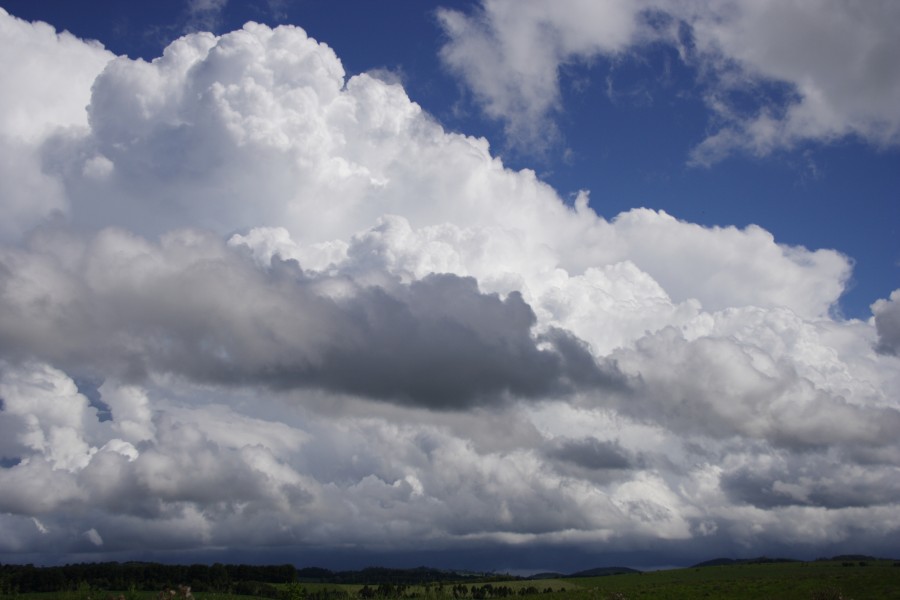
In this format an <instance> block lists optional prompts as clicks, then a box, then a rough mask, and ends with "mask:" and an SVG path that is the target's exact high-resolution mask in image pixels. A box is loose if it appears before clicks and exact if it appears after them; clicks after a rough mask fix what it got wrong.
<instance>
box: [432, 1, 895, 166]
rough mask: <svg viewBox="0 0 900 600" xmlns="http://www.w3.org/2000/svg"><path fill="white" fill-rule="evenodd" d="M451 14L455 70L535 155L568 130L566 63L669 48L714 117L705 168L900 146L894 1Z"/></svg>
mask: <svg viewBox="0 0 900 600" xmlns="http://www.w3.org/2000/svg"><path fill="white" fill-rule="evenodd" d="M438 14H439V18H440V22H441V23H442V25H443V28H444V31H445V33H446V34H447V36H448V37H449V40H448V42H447V43H446V45H445V46H444V48H443V50H442V54H441V56H442V58H443V60H444V62H445V64H446V65H447V67H448V68H449V69H450V70H451V71H452V72H454V73H455V74H456V75H457V76H459V77H460V78H461V79H462V80H463V82H464V83H465V84H466V86H467V87H468V88H469V89H471V90H472V92H473V95H474V97H475V99H476V101H477V102H478V103H479V105H480V106H481V107H482V109H483V110H484V112H485V114H486V115H488V116H489V117H491V118H493V119H497V120H500V121H503V122H504V124H505V125H506V129H507V134H508V136H509V137H510V138H511V140H512V141H513V142H515V143H518V144H519V145H521V146H523V147H529V146H532V145H534V144H536V143H538V141H539V140H540V138H541V136H542V135H545V134H546V132H547V131H548V130H549V131H550V132H553V131H555V129H554V127H553V118H554V116H555V115H556V114H558V113H560V112H562V111H563V109H564V107H562V106H561V105H560V85H561V84H560V72H561V70H562V69H563V68H564V67H565V66H566V65H571V64H590V63H591V62H592V61H593V60H595V59H596V58H598V57H600V58H606V59H611V58H613V57H616V56H621V55H623V54H631V53H640V52H642V51H643V50H644V49H645V47H647V46H648V45H649V44H659V43H662V44H666V45H668V46H671V47H674V48H675V49H677V50H678V52H679V54H680V56H681V58H682V60H683V61H684V62H685V63H686V64H688V65H690V66H691V67H693V68H694V69H696V72H697V73H698V83H699V84H700V85H701V87H702V89H703V90H704V92H703V95H704V98H705V103H706V104H707V106H708V108H709V109H710V110H711V111H712V118H711V121H710V127H711V129H712V133H711V134H710V135H709V137H707V138H706V139H705V140H704V141H703V142H701V143H700V144H699V145H698V146H697V147H696V148H694V149H693V150H692V152H691V154H690V157H689V160H690V162H691V163H693V164H697V165H705V166H708V165H710V164H712V163H714V162H716V161H719V160H722V159H723V158H725V157H727V156H728V155H729V154H731V153H733V152H736V151H741V152H748V153H751V154H754V155H758V156H764V155H768V154H770V153H772V152H774V151H776V150H780V149H790V148H792V147H795V146H796V145H798V144H800V143H803V142H806V141H813V142H824V143H829V142H832V141H834V140H837V139H841V138H846V137H856V138H859V139H862V140H864V141H866V142H868V143H870V144H873V145H876V146H878V147H885V146H893V145H896V144H897V143H898V141H900V114H898V112H897V110H896V106H897V105H898V102H900V70H898V68H897V66H896V62H895V61H892V60H891V58H890V57H892V56H894V55H896V54H897V51H898V45H897V40H896V36H894V35H893V32H894V31H895V30H896V28H897V25H898V23H900V11H898V10H897V7H896V5H894V4H893V3H890V2H873V3H869V4H867V5H866V6H864V7H857V6H850V5H847V4H846V3H843V2H834V1H830V0H821V1H819V2H813V3H809V2H806V3H801V2H787V3H785V2H768V1H766V2H754V1H744V0H732V1H729V2H725V3H722V2H712V3H710V2H699V3H697V2H694V3H683V2H667V1H648V2H631V3H620V2H613V3H603V4H600V5H598V4H596V3H589V2H580V1H578V0H572V1H570V2H566V3H564V4H563V5H562V7H561V6H560V5H554V6H553V7H552V8H550V7H549V6H547V5H544V4H541V3H537V2H527V3H519V2H512V1H509V0H486V1H485V2H483V3H482V4H481V5H480V6H479V7H477V8H476V9H474V10H473V11H472V12H471V13H469V14H466V13H463V12H461V11H456V10H447V9H444V10H441V11H439V13H438ZM811 48H816V51H811V50H810V49H811ZM748 106H749V108H747V107H748Z"/></svg>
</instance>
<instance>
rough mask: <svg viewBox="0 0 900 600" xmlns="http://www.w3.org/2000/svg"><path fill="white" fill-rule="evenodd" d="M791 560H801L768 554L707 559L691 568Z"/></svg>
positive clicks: (763, 563)
mask: <svg viewBox="0 0 900 600" xmlns="http://www.w3.org/2000/svg"><path fill="white" fill-rule="evenodd" d="M790 562H801V561H799V560H797V559H794V558H769V557H768V556H759V557H757V558H738V559H735V558H714V559H712V560H705V561H703V562H701V563H697V564H696V565H692V566H691V567H689V568H691V569H694V568H697V567H722V566H728V565H766V564H771V563H790Z"/></svg>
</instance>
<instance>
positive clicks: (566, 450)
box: [547, 437, 635, 471]
mask: <svg viewBox="0 0 900 600" xmlns="http://www.w3.org/2000/svg"><path fill="white" fill-rule="evenodd" d="M547 456H549V457H550V458H553V459H556V460H559V461H562V462H566V463H571V464H573V465H575V466H578V467H581V468H584V469H589V470H592V471H598V470H607V469H612V470H619V469H630V468H633V467H634V466H635V464H634V461H633V460H632V459H631V458H629V456H628V453H627V451H626V450H625V449H624V448H622V446H621V444H619V443H618V442H612V441H603V440H598V439H597V438H595V437H586V438H583V439H568V438H565V439H562V440H558V441H555V443H554V444H553V445H552V446H551V447H550V448H549V449H548V450H547Z"/></svg>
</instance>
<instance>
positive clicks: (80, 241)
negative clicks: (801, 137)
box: [0, 3, 900, 553]
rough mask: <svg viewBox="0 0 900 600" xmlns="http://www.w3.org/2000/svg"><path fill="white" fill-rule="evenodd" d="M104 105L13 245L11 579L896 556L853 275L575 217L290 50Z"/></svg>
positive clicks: (44, 132) (5, 428)
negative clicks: (194, 564) (580, 550)
mask: <svg viewBox="0 0 900 600" xmlns="http://www.w3.org/2000/svg"><path fill="white" fill-rule="evenodd" d="M492 6H494V5H492ZM502 6H504V5H502V3H496V6H495V8H497V9H499V8H502ZM525 7H526V8H525V10H523V17H522V18H523V19H525V18H526V17H527V18H529V19H530V18H532V17H531V16H529V15H532V16H533V15H535V14H537V13H538V12H540V10H541V9H540V6H539V5H537V4H528V5H525ZM580 7H581V10H585V11H586V10H591V8H590V7H588V6H587V5H580ZM622 10H623V11H625V12H623V13H622V15H625V16H622V15H620V17H621V18H623V19H624V18H626V17H627V14H626V13H627V10H626V9H624V8H623V9H622ZM578 14H581V13H572V14H571V15H568V16H566V17H565V19H568V18H569V17H572V18H574V17H575V16H577V15H578ZM617 14H618V13H617ZM582 16H583V15H582ZM620 17H616V19H618V18H620ZM5 18H6V19H7V20H10V19H11V17H5ZM445 18H451V19H452V18H455V17H452V16H449V13H448V14H447V15H445ZM559 19H564V18H563V17H559V18H557V21H558V20H559ZM616 19H612V20H611V21H609V22H604V23H605V24H603V26H604V27H607V26H608V27H613V25H615V24H617V23H618V24H621V23H620V21H617V20H616ZM579 20H580V19H579ZM526 21H527V19H526V20H525V21H522V27H523V28H524V29H523V32H524V33H521V32H520V34H521V35H526V34H527V33H528V28H527V27H526V25H527V24H528V22H526ZM557 21H553V23H556V22H557ZM626 21H627V19H626ZM623 22H624V21H623ZM13 23H14V24H17V25H16V26H17V27H22V25H21V23H20V22H18V21H13ZM473 26H474V25H473ZM566 26H567V27H572V26H573V25H571V23H568V24H567V25H566ZM29 27H30V26H29ZM479 27H481V25H479ZM598 27H599V25H598ZM616 27H618V25H616ZM24 31H25V32H26V33H24V34H23V35H25V36H26V37H29V36H38V37H40V36H42V35H45V33H46V32H44V33H41V30H40V28H37V29H35V30H34V31H32V32H31V33H28V31H30V30H28V29H24ZM479 31H481V30H479ZM484 31H487V30H484ZM484 31H481V33H480V34H479V35H486V34H484ZM629 31H630V30H627V29H626V30H624V31H623V37H622V38H621V40H624V41H619V42H615V43H616V44H626V43H627V39H629V38H628V36H630V35H631V34H630V33H628V32H629ZM589 33H590V32H589ZM517 35H519V34H517ZM517 39H518V38H517ZM523 39H524V38H523ZM616 39H619V38H616ZM591 40H592V38H591V35H587V34H586V37H585V38H584V39H582V40H581V41H578V42H577V43H575V42H572V41H567V42H565V44H563V45H564V49H569V50H571V51H572V52H582V53H588V52H589V51H590V52H593V51H594V50H591V48H594V46H593V45H592V44H593V42H592V41H591ZM71 43H76V45H77V44H82V45H84V44H83V43H82V42H78V41H77V40H74V42H71ZM509 43H511V44H512V43H514V40H512V41H510V42H509ZM515 43H519V42H515ZM554 43H560V44H562V43H563V42H561V41H559V40H557V41H556V42H554ZM566 44H568V45H566ZM50 47H51V48H52V47H53V46H52V45H51V46H50ZM85 47H87V48H94V46H89V45H85ZM616 47H618V46H616ZM40 48H43V47H40ZM569 50H566V51H567V52H568V51H569ZM54 51H55V50H54ZM54 51H51V50H46V48H44V49H43V50H41V49H37V50H33V52H34V53H35V55H36V57H37V56H39V55H40V56H43V57H44V58H45V59H48V60H49V58H52V56H53V52H54ZM604 51H606V50H604ZM42 52H43V53H44V54H43V55H42V54H41V53H42ZM521 52H523V53H524V54H523V56H521V57H518V58H516V60H522V61H525V60H526V58H527V57H528V56H529V52H531V50H529V49H524V50H521ZM0 56H2V55H0ZM523 64H524V63H523ZM17 76H18V75H17ZM82 79H87V76H84V77H80V78H77V81H73V82H71V83H70V85H71V86H73V89H74V90H76V91H77V90H84V89H89V88H90V87H91V83H90V82H85V81H82ZM67 85H69V84H67ZM554 85H555V83H554ZM85 86H87V87H85ZM551 87H552V86H551ZM11 89H14V90H15V89H21V96H16V97H15V98H14V99H12V100H9V101H10V102H16V103H18V104H21V105H22V106H27V105H28V103H29V98H30V96H32V95H37V96H38V100H39V99H40V94H39V93H38V92H35V91H34V90H32V89H31V88H29V87H28V86H24V87H22V88H16V87H13V88H11ZM92 90H93V91H92V94H91V96H90V102H89V105H88V109H87V113H86V114H87V115H88V117H89V118H87V119H86V120H82V121H77V122H66V121H65V119H63V118H62V117H59V118H57V117H56V116H53V115H55V114H56V113H55V112H53V111H51V113H52V114H51V113H48V114H49V116H47V115H44V116H41V114H39V113H35V114H34V115H35V116H33V120H34V121H35V124H33V125H29V127H30V129H29V131H36V132H39V133H40V134H39V135H36V137H34V138H33V139H32V138H30V139H29V140H28V142H27V143H28V144H30V146H29V147H30V148H32V149H33V152H32V153H31V154H28V153H26V154H25V155H23V158H22V161H23V163H24V164H25V165H26V166H29V168H30V169H31V170H30V171H29V170H28V169H25V168H23V169H22V170H21V173H20V174H21V175H22V177H19V178H18V183H17V185H19V184H21V185H22V186H23V188H22V189H23V190H26V191H24V192H23V193H25V194H26V195H31V196H34V197H36V198H38V200H41V199H42V198H43V199H46V198H48V197H52V198H55V200H53V201H54V202H57V204H58V205H59V206H64V207H66V210H67V211H68V212H67V216H66V217H64V218H62V217H61V218H56V219H53V218H47V219H45V218H44V217H46V211H44V210H43V209H42V211H38V212H37V213H35V214H33V215H31V216H30V217H29V219H30V221H28V226H27V227H24V226H23V227H24V229H23V230H22V231H18V230H17V231H15V232H12V233H11V235H10V237H9V239H8V242H7V243H6V244H4V245H3V246H0V361H2V362H0V398H2V410H0V458H2V459H3V463H2V466H0V513H3V514H2V516H0V527H2V528H3V530H4V532H11V533H10V535H9V536H7V537H5V538H4V540H3V541H2V542H0V549H2V551H4V552H22V551H42V550H45V549H47V548H49V547H53V548H55V549H56V551H60V552H69V551H84V550H85V548H87V550H96V548H93V546H94V545H96V546H97V547H98V548H99V545H100V544H98V543H97V541H96V540H100V541H101V542H102V549H103V552H113V553H115V552H124V551H146V550H148V549H155V548H178V549H197V548H209V547H214V546H218V547H246V546H248V545H251V546H252V545H256V544H260V545H267V546H272V545H275V546H292V547H323V546H327V545H329V544H346V545H347V546H349V547H377V548H393V549H398V548H404V547H408V543H409V542H408V540H410V539H415V540H416V547H417V548H420V549H421V548H422V547H423V545H424V546H427V547H429V548H446V547H460V546H464V545H466V544H469V543H505V541H509V540H515V541H518V542H521V543H525V542H527V543H530V544H539V543H572V544H584V545H591V544H599V543H601V542H602V543H603V544H604V545H605V546H604V547H614V548H617V549H633V548H636V547H639V546H641V545H647V544H653V543H656V542H663V541H669V542H672V543H676V542H677V543H685V544H689V543H691V541H692V540H694V539H701V538H702V542H703V543H704V544H706V543H709V542H710V540H720V538H724V537H732V536H733V538H734V539H736V540H740V542H741V543H746V544H747V545H748V546H750V547H757V548H761V549H762V548H764V546H765V544H767V543H769V542H771V541H772V540H782V541H783V540H785V539H790V540H799V541H801V542H809V543H819V542H821V541H823V540H827V541H835V540H838V541H840V540H851V541H852V540H858V539H859V537H858V536H861V535H864V536H872V537H877V535H879V532H880V533H881V534H882V535H893V534H895V533H896V530H897V527H898V523H897V520H896V516H892V515H893V514H894V513H891V512H890V511H891V510H894V511H896V508H897V506H896V499H895V492H896V485H895V484H893V483H892V482H893V481H896V477H894V476H895V475H896V469H897V465H898V464H900V448H898V444H897V440H896V436H895V435H893V434H894V432H895V431H896V429H897V422H898V419H900V416H898V414H900V413H898V406H897V401H896V398H897V397H898V396H897V392H898V390H900V365H898V363H897V360H896V358H895V357H893V356H888V355H886V354H884V353H883V352H884V351H885V350H890V348H891V346H890V344H891V343H892V339H893V338H892V333H891V332H892V329H891V315H892V314H893V306H894V305H896V302H895V299H894V298H893V296H892V299H891V300H883V301H879V303H876V305H875V306H874V307H873V312H874V314H875V317H874V318H873V320H872V322H870V323H865V322H859V321H843V320H839V319H836V318H834V317H833V316H831V315H830V313H829V311H830V309H831V307H832V306H833V305H834V303H835V302H836V301H837V299H838V297H839V296H840V294H841V293H842V291H843V289H844V285H845V283H846V281H847V278H848V277H849V273H850V263H849V260H848V259H847V258H846V257H844V256H842V255H841V254H839V253H837V252H834V251H830V250H807V249H805V248H799V247H789V246H784V245H780V244H778V243H777V241H776V240H775V239H774V238H773V237H772V235H771V234H769V233H768V232H766V231H764V230H762V229H760V228H758V227H748V228H745V229H737V228H733V227H722V228H707V227H701V226H699V225H695V224H692V223H687V222H684V221H679V220H678V219H676V218H674V217H672V216H670V215H667V214H665V213H661V212H654V211H650V210H645V209H635V210H632V211H628V212H625V213H623V214H621V215H619V216H618V217H617V218H615V219H613V220H611V221H607V220H605V219H602V218H600V217H598V216H597V215H596V214H595V213H594V212H593V211H592V210H591V209H590V208H589V206H588V203H587V195H586V194H582V195H581V196H580V197H579V198H578V200H577V201H576V203H575V206H574V207H569V206H567V205H566V204H565V203H564V202H562V200H561V199H560V198H559V196H558V195H557V194H556V192H555V191H554V190H553V189H552V188H551V187H549V186H548V185H546V184H544V183H543V182H541V181H540V180H538V179H537V177H536V176H535V174H534V173H533V172H531V171H518V172H516V171H511V170H509V169H506V168H504V166H503V164H502V163H501V161H499V159H496V158H494V157H492V156H491V154H490V151H489V148H488V145H487V143H486V142H485V141H484V140H483V139H476V138H471V137H466V136H462V135H458V134H450V133H447V132H445V131H444V130H443V129H442V128H441V127H440V126H439V125H438V124H437V123H435V122H434V120H433V119H432V118H431V117H429V116H428V115H427V114H425V113H424V112H423V111H422V110H421V108H420V107H418V106H417V105H416V104H415V103H413V102H412V101H410V99H409V98H408V97H407V96H406V94H405V92H404V90H403V89H402V88H401V87H400V86H398V85H392V84H387V83H385V82H382V81H379V80H377V79H374V78H371V77H368V76H366V75H360V76H355V77H351V78H350V79H345V74H344V71H343V67H342V66H341V63H340V61H339V60H338V59H337V57H336V56H335V55H334V53H333V52H332V51H331V49H329V48H328V47H326V46H324V45H322V44H319V43H317V42H315V41H314V40H312V39H310V38H309V37H307V36H306V34H305V33H304V32H303V31H302V30H300V29H298V28H294V27H284V28H278V29H270V28H268V27H265V26H262V25H255V24H249V25H247V26H246V27H245V28H244V29H242V30H240V31H238V32H234V33H231V34H227V35H224V36H221V37H216V36H213V35H210V34H193V35H188V36H186V37H184V38H181V39H180V40H178V41H176V42H174V43H173V44H172V45H170V46H169V47H168V48H167V50H166V52H165V54H164V56H163V57H161V58H159V59H157V60H156V61H153V62H151V63H147V62H143V61H132V60H130V59H127V58H124V57H122V58H118V59H115V60H114V61H112V62H110V63H109V64H108V66H107V67H106V68H105V70H104V71H103V73H102V74H99V75H98V76H97V78H96V81H94V83H93V87H92ZM551 92H552V89H551ZM534 93H535V94H537V93H538V92H534ZM541 93H543V92H541ZM546 97H547V98H550V101H549V102H550V103H549V104H547V105H546V106H548V107H549V106H553V102H554V100H553V98H554V96H553V94H552V93H551V94H550V95H549V96H546ZM542 110H544V109H542ZM73 114H74V113H73ZM73 118H75V117H73ZM79 118H81V117H79ZM54 119H57V121H54ZM60 119H62V120H60ZM60 124H61V125H73V126H74V127H69V128H67V129H64V130H63V129H59V128H58V127H57V126H56V125H60ZM28 173H39V174H40V176H41V177H42V178H43V181H44V183H47V185H49V186H51V187H52V190H53V191H51V192H48V191H47V190H46V189H42V188H41V187H40V186H37V187H36V186H33V185H31V184H28V178H27V176H26V175H27V174H28ZM28 185H31V187H27V186H28ZM54 194H55V196H54ZM38 205H40V202H38ZM3 210H4V212H11V213H14V212H15V209H14V208H12V205H9V206H7V205H4V207H3ZM21 223H24V221H22V222H21ZM34 225H38V227H37V228H31V226H34ZM26 229H31V230H30V231H26ZM879 340H880V341H879ZM879 344H880V345H879ZM876 346H878V347H879V348H880V349H881V350H882V353H878V352H876V350H875V348H876ZM76 381H77V382H80V383H78V384H76ZM85 381H90V382H93V383H92V384H90V385H89V384H86V383H84V382H85ZM79 385H81V386H82V388H81V389H79V387H78V386H79ZM91 386H93V388H91V389H88V388H90V387H91ZM94 388H96V394H95V393H94V391H95V390H94ZM97 394H99V401H100V402H102V403H103V404H104V405H105V406H106V407H108V409H109V414H110V416H111V418H110V419H109V420H103V421H101V420H100V412H99V411H98V409H97V408H96V406H98V403H97V397H96V396H97ZM812 454H816V456H818V457H819V458H818V459H817V460H814V461H807V460H806V458H807V457H808V456H810V455H812ZM835 465H841V467H840V468H835ZM854 490H865V492H866V493H865V494H860V493H856V492H854ZM35 518H39V519H40V521H33V520H32V519H35ZM750 519H752V520H753V522H754V523H756V524H757V525H758V527H757V529H755V530H752V529H748V528H747V527H746V523H747V522H748V521H749V520H750ZM90 532H94V535H91V533H90ZM823 532H825V533H823ZM860 532H862V533H860ZM101 536H102V537H101ZM85 542H87V543H85Z"/></svg>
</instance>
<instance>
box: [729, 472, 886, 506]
mask: <svg viewBox="0 0 900 600" xmlns="http://www.w3.org/2000/svg"><path fill="white" fill-rule="evenodd" d="M819 467H820V468H822V470H821V471H820V472H816V471H810V470H804V469H792V470H787V469H782V470H779V469H772V470H762V471H754V470H753V469H752V468H749V467H744V468H741V469H738V470H736V471H734V472H732V473H727V474H725V475H723V477H722V479H721V487H722V490H723V491H724V492H725V493H726V494H728V497H729V498H731V499H732V500H733V501H735V502H740V503H746V504H751V505H753V506H755V507H757V508H762V509H772V508H778V507H787V506H816V507H824V508H827V509H842V508H860V507H873V506H890V505H892V504H894V503H895V502H896V499H897V498H898V496H900V482H898V479H897V471H896V468H887V469H884V468H882V469H875V470H871V471H869V472H861V471H858V470H853V469H847V468H840V467H839V468H837V469H834V468H829V467H828V466H827V465H821V464H820V465H819Z"/></svg>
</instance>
